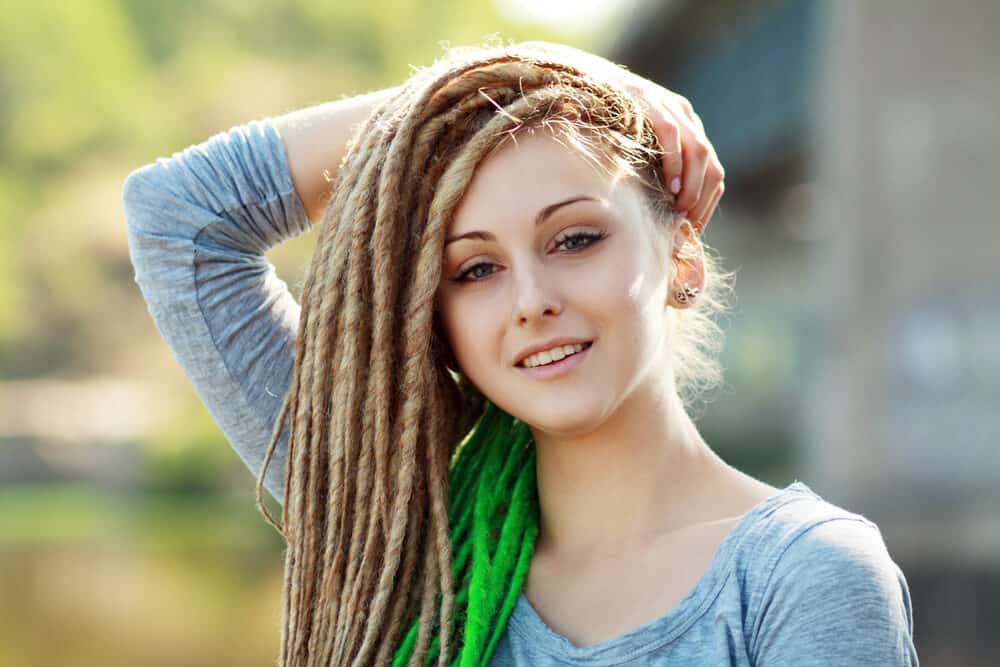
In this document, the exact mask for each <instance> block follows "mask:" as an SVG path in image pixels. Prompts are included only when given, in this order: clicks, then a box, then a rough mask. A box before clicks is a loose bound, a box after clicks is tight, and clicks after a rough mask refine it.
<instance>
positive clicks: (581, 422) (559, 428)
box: [510, 399, 602, 438]
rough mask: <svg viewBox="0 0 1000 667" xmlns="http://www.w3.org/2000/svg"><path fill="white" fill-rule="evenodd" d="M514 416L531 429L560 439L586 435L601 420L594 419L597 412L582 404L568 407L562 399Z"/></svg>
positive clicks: (537, 404) (535, 406)
mask: <svg viewBox="0 0 1000 667" xmlns="http://www.w3.org/2000/svg"><path fill="white" fill-rule="evenodd" d="M518 412H519V413H520V414H515V413H514V412H511V413H510V414H512V415H514V416H515V417H517V418H518V419H520V420H521V421H523V422H524V423H525V424H527V425H528V426H530V427H531V428H533V429H535V430H538V431H542V432H544V433H546V434H549V435H553V436H558V437H561V438H573V437H579V436H583V435H586V434H588V433H590V432H592V431H593V430H595V429H596V428H597V427H598V426H600V424H601V421H602V419H599V418H595V415H599V414H600V411H599V410H594V409H588V408H587V407H585V406H583V405H582V404H577V406H575V407H570V406H568V405H567V404H566V401H565V400H564V399H561V400H557V401H554V402H553V405H551V406H547V405H546V404H545V402H544V401H541V402H537V403H535V404H533V405H532V406H531V407H530V408H528V409H525V410H519V411H518Z"/></svg>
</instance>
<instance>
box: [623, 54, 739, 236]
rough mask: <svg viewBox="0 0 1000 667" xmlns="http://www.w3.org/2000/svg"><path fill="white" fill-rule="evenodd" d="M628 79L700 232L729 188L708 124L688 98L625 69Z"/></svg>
mask: <svg viewBox="0 0 1000 667" xmlns="http://www.w3.org/2000/svg"><path fill="white" fill-rule="evenodd" d="M622 74H623V75H624V76H625V77H626V81H625V83H624V85H625V87H626V89H627V90H629V92H631V93H632V94H633V95H635V96H636V97H637V98H638V99H639V101H640V103H641V104H642V105H643V106H644V107H645V109H646V112H647V113H648V114H649V118H650V120H651V121H652V123H653V131H654V132H656V136H657V138H658V139H659V140H660V145H661V146H662V147H663V177H664V182H665V183H666V184H667V187H669V188H670V191H671V192H672V193H674V194H675V195H677V202H676V204H675V208H676V209H677V212H678V213H679V214H680V215H682V216H683V217H685V218H687V219H688V220H690V221H691V224H692V225H693V226H694V228H695V231H697V232H698V234H699V235H700V234H701V233H702V231H704V229H705V225H707V224H708V221H709V220H710V219H711V218H712V214H713V213H715V207H716V206H718V205H719V200H720V199H722V193H723V192H725V183H724V179H725V177H726V172H725V170H724V169H723V168H722V163H721V162H719V157H718V155H716V154H715V148H714V147H713V146H712V143H711V142H710V141H709V140H708V137H707V136H706V135H705V127H704V126H703V125H702V124H701V119H700V118H698V115H697V114H696V113H695V112H694V109H693V108H692V107H691V103H690V102H688V100H687V98H686V97H682V96H681V95H678V94H677V93H674V92H671V91H669V90H667V89H666V88H663V87H662V86H658V85H657V84H655V83H653V82H652V81H649V80H647V79H644V78H642V77H641V76H639V75H637V74H633V73H631V72H628V71H627V70H622Z"/></svg>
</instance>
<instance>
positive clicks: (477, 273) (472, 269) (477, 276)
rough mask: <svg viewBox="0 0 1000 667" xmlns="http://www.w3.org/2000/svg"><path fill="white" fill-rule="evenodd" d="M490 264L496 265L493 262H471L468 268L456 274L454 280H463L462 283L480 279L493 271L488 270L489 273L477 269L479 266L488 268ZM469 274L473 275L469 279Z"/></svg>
mask: <svg viewBox="0 0 1000 667" xmlns="http://www.w3.org/2000/svg"><path fill="white" fill-rule="evenodd" d="M491 266H496V265H495V264H489V263H487V262H480V263H479V264H473V265H472V266H470V267H469V268H467V269H466V270H465V271H462V273H460V274H459V275H458V278H456V280H457V281H459V282H463V283H464V282H475V281H476V280H480V279H482V278H485V277H486V276H488V275H490V274H492V273H493V272H492V271H490V272H489V273H481V272H480V271H479V269H481V268H484V267H485V268H489V267H491ZM470 275H473V276H474V277H473V278H471V279H470V278H469V276H470Z"/></svg>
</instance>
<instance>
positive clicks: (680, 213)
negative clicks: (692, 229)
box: [677, 211, 688, 219]
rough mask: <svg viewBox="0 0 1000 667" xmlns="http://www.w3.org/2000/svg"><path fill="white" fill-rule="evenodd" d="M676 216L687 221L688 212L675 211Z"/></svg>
mask: <svg viewBox="0 0 1000 667" xmlns="http://www.w3.org/2000/svg"><path fill="white" fill-rule="evenodd" d="M677 215H679V216H680V217H682V218H684V219H687V217H688V212H687V211H677Z"/></svg>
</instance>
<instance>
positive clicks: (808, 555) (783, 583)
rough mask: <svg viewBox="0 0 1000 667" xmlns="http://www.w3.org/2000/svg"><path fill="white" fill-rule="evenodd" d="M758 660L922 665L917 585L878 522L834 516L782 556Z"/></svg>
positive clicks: (761, 625) (756, 646) (761, 618)
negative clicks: (914, 596) (913, 598)
mask: <svg viewBox="0 0 1000 667" xmlns="http://www.w3.org/2000/svg"><path fill="white" fill-rule="evenodd" d="M750 646H751V649H752V657H753V658H754V660H753V664H755V665H757V666H758V667H778V666H779V665H780V666H786V665H787V666H789V667H791V666H792V665H794V666H796V667H804V666H808V665H816V666H817V667H819V666H820V665H822V666H823V667H831V666H834V665H844V666H845V667H846V666H848V665H851V666H853V667H857V666H859V665H873V666H874V665H879V666H880V667H895V666H897V665H898V666H903V665H906V666H916V665H919V662H918V659H917V653H916V649H915V648H914V645H913V612H912V608H911V604H910V591H909V587H908V586H907V583H906V578H905V577H904V576H903V572H902V570H900V568H899V566H897V565H896V563H895V562H894V561H893V560H892V558H891V557H890V556H889V552H888V551H887V549H886V546H885V543H884V542H883V540H882V535H881V533H880V531H879V530H878V527H877V526H875V524H873V523H871V522H869V521H867V520H866V519H863V518H860V519H856V518H838V519H828V520H826V521H823V522H821V523H818V524H815V525H813V526H811V527H809V528H807V529H805V530H803V531H802V532H801V533H800V534H798V535H797V536H796V537H795V538H794V539H792V540H791V542H790V543H789V544H788V546H787V547H786V548H785V550H784V552H783V553H782V554H781V556H780V557H779V559H778V560H777V562H776V564H775V567H774V569H773V571H772V572H771V575H770V579H769V580H768V584H767V586H766V588H765V591H764V595H763V597H762V600H761V608H760V610H759V613H758V614H757V622H756V629H755V633H754V637H753V641H752V642H751V644H750Z"/></svg>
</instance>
